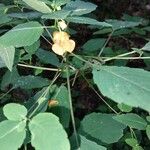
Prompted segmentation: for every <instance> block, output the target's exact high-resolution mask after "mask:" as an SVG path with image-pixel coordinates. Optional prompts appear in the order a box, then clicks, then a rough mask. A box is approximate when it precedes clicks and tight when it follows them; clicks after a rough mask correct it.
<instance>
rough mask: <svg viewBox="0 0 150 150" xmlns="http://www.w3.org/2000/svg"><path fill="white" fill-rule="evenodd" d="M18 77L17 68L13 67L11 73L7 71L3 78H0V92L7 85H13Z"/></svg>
mask: <svg viewBox="0 0 150 150" xmlns="http://www.w3.org/2000/svg"><path fill="white" fill-rule="evenodd" d="M18 77H19V74H18V71H17V68H16V67H14V68H13V70H12V71H9V70H8V71H7V72H6V73H5V74H4V76H3V77H2V82H1V90H5V88H6V87H7V86H8V85H9V84H12V83H14V82H15V81H16V80H17V79H18Z"/></svg>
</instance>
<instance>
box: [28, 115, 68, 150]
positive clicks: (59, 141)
mask: <svg viewBox="0 0 150 150" xmlns="http://www.w3.org/2000/svg"><path fill="white" fill-rule="evenodd" d="M29 129H30V132H31V134H32V136H31V144H32V146H33V147H35V149H37V150H38V149H39V150H49V149H51V150H70V144H69V140H68V138H67V134H66V132H65V130H64V129H63V127H62V126H61V124H60V123H59V120H58V118H57V117H56V116H55V115H53V114H52V113H40V114H38V115H36V116H35V117H33V118H32V120H31V121H30V123H29Z"/></svg>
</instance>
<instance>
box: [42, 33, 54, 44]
mask: <svg viewBox="0 0 150 150" xmlns="http://www.w3.org/2000/svg"><path fill="white" fill-rule="evenodd" d="M41 36H42V38H43V39H44V40H45V41H46V42H47V43H48V44H50V45H53V44H52V43H51V42H50V41H49V40H48V39H47V38H46V37H45V36H43V35H41Z"/></svg>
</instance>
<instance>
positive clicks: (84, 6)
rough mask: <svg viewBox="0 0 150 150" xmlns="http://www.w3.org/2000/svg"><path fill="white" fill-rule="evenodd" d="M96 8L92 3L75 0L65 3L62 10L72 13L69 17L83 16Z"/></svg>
mask: <svg viewBox="0 0 150 150" xmlns="http://www.w3.org/2000/svg"><path fill="white" fill-rule="evenodd" d="M96 7H97V6H96V5H95V4H93V3H90V2H84V1H80V0H76V1H71V2H70V3H67V5H66V6H65V7H64V8H63V9H65V10H70V11H72V13H71V15H84V14H88V13H90V12H92V11H94V10H95V9H96Z"/></svg>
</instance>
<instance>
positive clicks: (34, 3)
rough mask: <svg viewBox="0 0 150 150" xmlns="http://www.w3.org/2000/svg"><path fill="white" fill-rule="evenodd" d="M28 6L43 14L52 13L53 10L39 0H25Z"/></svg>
mask: <svg viewBox="0 0 150 150" xmlns="http://www.w3.org/2000/svg"><path fill="white" fill-rule="evenodd" d="M23 1H24V2H25V3H26V4H27V5H29V6H30V7H32V8H33V9H35V10H37V11H39V12H42V13H50V12H52V10H51V9H50V8H49V7H48V6H47V5H46V4H45V3H44V2H41V1H39V0H34V1H33V0H23Z"/></svg>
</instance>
